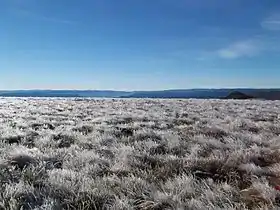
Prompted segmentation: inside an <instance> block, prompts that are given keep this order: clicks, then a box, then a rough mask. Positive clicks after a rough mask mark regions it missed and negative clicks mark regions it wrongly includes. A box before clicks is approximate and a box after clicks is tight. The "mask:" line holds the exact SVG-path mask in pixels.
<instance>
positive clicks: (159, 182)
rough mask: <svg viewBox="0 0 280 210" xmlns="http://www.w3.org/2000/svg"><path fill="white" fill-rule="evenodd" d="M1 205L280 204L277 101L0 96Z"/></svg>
mask: <svg viewBox="0 0 280 210" xmlns="http://www.w3.org/2000/svg"><path fill="white" fill-rule="evenodd" d="M0 120H1V123H0V133H1V140H0V209H3V210H4V209H7V210H16V209H23V210H24V209H38V210H39V209H46V210H47V209H54V210H55V209H78V210H82V209H139V210H142V209H143V210H161V209H181V210H183V209H201V210H203V209H213V210H214V209H258V208H259V209H277V207H278V206H279V208H280V191H279V190H280V102H274V101H257V100H252V101H234V100H227V101H223V100H148V99H127V100H118V99H92V100H90V99H83V100H82V99H62V98H61V99H51V98H50V99H44V98H41V99H38V98H37V99H36V98H29V99H27V98H22V99H17V98H2V99H0Z"/></svg>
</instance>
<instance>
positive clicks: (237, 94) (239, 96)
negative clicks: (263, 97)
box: [225, 91, 255, 100]
mask: <svg viewBox="0 0 280 210" xmlns="http://www.w3.org/2000/svg"><path fill="white" fill-rule="evenodd" d="M254 98H255V97H253V96H249V95H246V94H245V93H241V92H239V91H233V92H231V93H230V94H229V95H228V96H227V97H225V99H242V100H244V99H254Z"/></svg>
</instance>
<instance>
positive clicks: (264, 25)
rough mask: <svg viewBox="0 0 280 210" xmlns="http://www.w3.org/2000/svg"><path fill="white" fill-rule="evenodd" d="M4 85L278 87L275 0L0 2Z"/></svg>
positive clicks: (279, 18)
mask: <svg viewBox="0 0 280 210" xmlns="http://www.w3.org/2000/svg"><path fill="white" fill-rule="evenodd" d="M0 24H1V26H2V27H1V33H0V46H1V47H0V74H1V77H0V78H1V79H0V89H2V90H4V89H8V90H15V89H102V90H159V89H189V88H231V87H234V88H236V87H250V88H270V87H272V88H277V87H280V80H279V78H280V68H279V67H280V59H279V57H280V2H279V0H270V1H263V0H247V1H243V0H228V1H224V0H213V1H211V2H210V1H204V0H197V1H191V0H176V1H171V0H154V1H148V0H142V1H139V0H136V1H130V0H119V1H114V0H104V1H99V0H80V1H77V0H73V1H67V0H60V1H55V0H40V1H36V0H25V1H21V0H2V1H1V2H0Z"/></svg>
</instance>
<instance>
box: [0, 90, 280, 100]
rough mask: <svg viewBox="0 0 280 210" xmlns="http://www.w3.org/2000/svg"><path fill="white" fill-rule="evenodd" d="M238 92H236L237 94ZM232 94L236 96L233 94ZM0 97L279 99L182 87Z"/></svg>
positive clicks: (279, 93)
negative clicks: (157, 89)
mask: <svg viewBox="0 0 280 210" xmlns="http://www.w3.org/2000/svg"><path fill="white" fill-rule="evenodd" d="M237 93H238V94H237ZM234 94H235V95H236V96H234ZM242 94H243V96H242ZM0 96H1V97H100V98H199V99H225V98H235V97H237V98H240V97H241V98H242V97H244V98H246V97H247V96H250V97H252V98H258V99H264V100H280V89H186V90H184V89H182V90H162V91H111V90H13V91H7V90H3V91H0Z"/></svg>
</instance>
